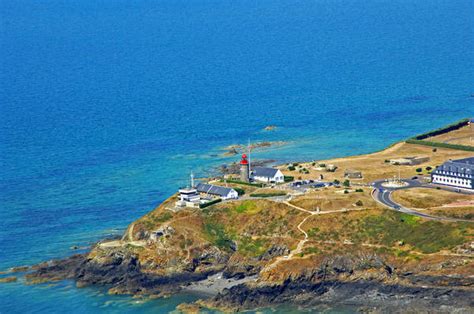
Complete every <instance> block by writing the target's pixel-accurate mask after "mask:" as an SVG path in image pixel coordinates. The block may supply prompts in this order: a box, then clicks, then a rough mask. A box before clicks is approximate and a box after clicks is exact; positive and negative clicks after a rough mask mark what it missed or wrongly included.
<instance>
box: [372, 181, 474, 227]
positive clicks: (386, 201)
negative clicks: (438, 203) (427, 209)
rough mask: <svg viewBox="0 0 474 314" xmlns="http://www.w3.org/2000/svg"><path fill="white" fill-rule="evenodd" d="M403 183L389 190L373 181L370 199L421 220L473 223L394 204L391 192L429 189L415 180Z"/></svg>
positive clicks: (381, 182) (381, 183) (380, 182)
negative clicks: (420, 188)
mask: <svg viewBox="0 0 474 314" xmlns="http://www.w3.org/2000/svg"><path fill="white" fill-rule="evenodd" d="M402 181H403V182H405V183H407V185H406V186H403V187H399V188H389V187H384V186H383V183H385V182H386V181H385V180H379V181H375V182H373V183H372V186H373V188H374V190H373V191H372V197H373V198H374V200H375V201H377V202H379V203H380V204H382V205H385V206H387V207H388V208H390V209H392V210H395V211H398V212H401V213H405V214H409V215H414V216H419V217H422V218H427V219H433V220H443V221H456V222H459V221H464V222H474V221H472V220H466V219H456V218H447V217H438V216H432V215H429V214H425V213H421V212H419V211H416V210H413V209H410V208H407V207H404V206H402V205H400V204H398V203H396V202H395V201H394V200H393V199H392V197H391V195H392V192H393V191H396V190H403V189H409V188H415V187H424V188H430V187H429V186H425V185H423V184H422V183H421V182H419V181H417V180H402Z"/></svg>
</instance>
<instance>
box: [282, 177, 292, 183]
mask: <svg viewBox="0 0 474 314" xmlns="http://www.w3.org/2000/svg"><path fill="white" fill-rule="evenodd" d="M283 178H284V179H283V180H284V181H285V182H291V181H294V180H295V177H293V176H284V177H283Z"/></svg>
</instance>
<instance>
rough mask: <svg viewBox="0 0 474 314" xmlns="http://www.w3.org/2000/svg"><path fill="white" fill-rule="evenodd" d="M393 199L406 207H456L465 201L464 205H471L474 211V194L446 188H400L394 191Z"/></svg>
mask: <svg viewBox="0 0 474 314" xmlns="http://www.w3.org/2000/svg"><path fill="white" fill-rule="evenodd" d="M393 199H394V200H395V201H396V202H399V203H400V204H402V205H404V206H406V207H411V208H419V209H434V208H438V207H445V208H455V207H461V206H460V205H461V204H462V203H465V204H466V205H467V206H462V207H470V208H471V209H472V210H473V212H474V196H472V195H463V194H459V193H455V192H449V191H444V190H437V189H427V188H414V189H407V190H398V191H395V192H394V193H393ZM469 202H471V203H472V206H470V204H469ZM450 205H451V206H450Z"/></svg>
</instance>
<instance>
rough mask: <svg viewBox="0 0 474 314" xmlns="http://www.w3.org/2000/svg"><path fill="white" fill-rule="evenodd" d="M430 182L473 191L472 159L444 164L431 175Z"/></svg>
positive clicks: (473, 160) (473, 164)
mask: <svg viewBox="0 0 474 314" xmlns="http://www.w3.org/2000/svg"><path fill="white" fill-rule="evenodd" d="M431 182H432V183H435V184H442V185H448V186H452V187H456V188H463V189H470V190H473V189H474V157H469V158H464V159H457V160H449V161H447V162H445V163H444V164H442V165H441V166H439V167H438V168H436V169H435V170H434V171H433V172H432V173H431Z"/></svg>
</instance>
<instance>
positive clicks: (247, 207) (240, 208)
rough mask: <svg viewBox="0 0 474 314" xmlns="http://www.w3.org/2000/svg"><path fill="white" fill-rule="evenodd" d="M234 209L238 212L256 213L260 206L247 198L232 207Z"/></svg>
mask: <svg viewBox="0 0 474 314" xmlns="http://www.w3.org/2000/svg"><path fill="white" fill-rule="evenodd" d="M234 210H235V211H236V212H237V213H239V214H243V213H246V214H256V213H258V212H259V211H260V208H259V207H258V206H257V204H255V202H254V201H251V200H247V201H243V202H242V203H240V204H239V205H237V206H236V207H234Z"/></svg>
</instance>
